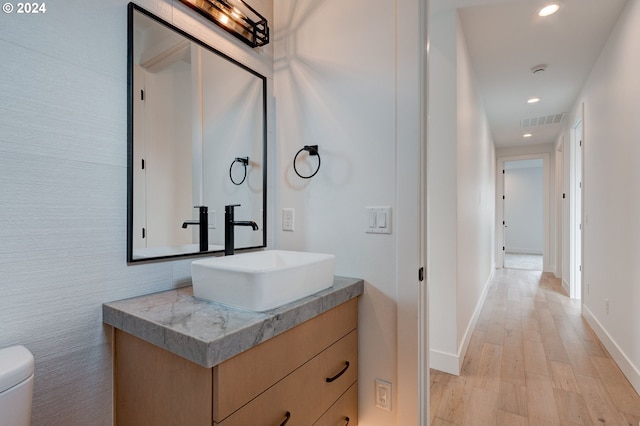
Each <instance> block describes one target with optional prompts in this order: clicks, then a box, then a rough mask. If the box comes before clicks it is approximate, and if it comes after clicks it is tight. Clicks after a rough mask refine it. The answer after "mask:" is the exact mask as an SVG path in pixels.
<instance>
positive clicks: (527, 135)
mask: <svg viewBox="0 0 640 426" xmlns="http://www.w3.org/2000/svg"><path fill="white" fill-rule="evenodd" d="M531 136H533V135H532V134H531V133H525V134H524V135H522V137H523V138H530V137H531Z"/></svg>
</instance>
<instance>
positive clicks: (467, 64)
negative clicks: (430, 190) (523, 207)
mask: <svg viewBox="0 0 640 426" xmlns="http://www.w3.org/2000/svg"><path fill="white" fill-rule="evenodd" d="M457 40H458V41H457V52H458V67H457V68H458V72H457V75H458V93H457V99H458V148H457V149H458V151H457V160H458V163H457V166H458V167H457V185H458V191H457V193H458V197H457V198H458V208H457V220H458V227H457V253H456V258H457V281H458V282H457V295H456V298H457V306H456V307H457V317H458V321H457V324H458V330H457V332H458V338H457V341H458V354H457V355H458V363H459V365H462V361H463V359H464V355H465V353H466V347H467V345H468V344H469V340H470V339H471V334H472V333H473V327H474V326H475V322H476V319H477V316H478V315H479V313H480V309H481V308H482V303H483V302H484V296H485V295H486V290H487V287H488V284H489V280H490V278H491V275H492V274H493V271H494V269H495V255H494V253H495V188H496V185H495V164H496V153H495V148H494V145H493V139H492V137H491V131H490V129H489V124H488V121H487V116H486V112H485V109H484V105H483V103H482V99H481V98H480V95H479V94H478V91H477V87H476V82H475V77H474V74H473V69H472V68H471V61H470V58H469V52H468V49H467V43H466V39H465V36H464V33H463V32H462V26H461V23H460V20H459V18H458V19H457Z"/></svg>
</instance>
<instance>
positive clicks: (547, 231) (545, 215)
mask: <svg viewBox="0 0 640 426" xmlns="http://www.w3.org/2000/svg"><path fill="white" fill-rule="evenodd" d="M537 159H541V160H542V180H543V182H542V186H543V192H544V195H543V197H542V232H543V236H542V270H543V271H544V272H549V270H550V266H549V263H550V262H549V260H550V259H551V258H550V255H551V220H550V219H551V214H550V213H551V210H550V208H551V179H550V175H549V173H550V162H549V160H550V156H549V153H540V154H523V155H511V156H500V157H498V158H497V161H496V268H504V247H505V232H504V225H503V223H504V199H503V196H504V173H503V171H504V163H506V162H508V161H518V160H537Z"/></svg>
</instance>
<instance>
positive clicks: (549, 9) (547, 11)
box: [538, 3, 560, 16]
mask: <svg viewBox="0 0 640 426" xmlns="http://www.w3.org/2000/svg"><path fill="white" fill-rule="evenodd" d="M558 9H560V5H559V4H558V3H551V4H548V5H547V6H545V7H543V8H542V9H540V12H538V16H549V15H553V14H554V13H556V12H557V11H558Z"/></svg>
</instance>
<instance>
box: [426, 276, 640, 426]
mask: <svg viewBox="0 0 640 426" xmlns="http://www.w3.org/2000/svg"><path fill="white" fill-rule="evenodd" d="M430 408H431V410H430V413H431V425H432V426H442V425H458V426H461V425H483V426H484V425H487V426H489V425H530V426H534V425H535V426H537V425H562V426H570V425H629V426H638V425H640V396H638V394H637V393H636V392H635V390H634V389H633V387H632V386H631V384H630V383H629V382H628V381H627V379H626V378H625V377H624V375H623V374H622V372H621V371H620V369H619V368H618V366H617V365H616V364H615V362H614V361H613V360H612V359H611V357H610V355H609V353H608V352H607V351H606V349H605V348H604V346H602V344H601V343H600V341H599V340H598V338H597V337H596V335H595V334H594V333H593V331H592V330H591V328H590V327H589V325H588V324H587V323H586V321H584V320H583V319H582V317H581V315H580V302H578V301H574V300H571V299H569V298H568V297H567V296H566V293H564V291H563V290H562V288H561V284H560V280H558V279H556V278H553V276H552V275H550V274H543V273H541V272H537V271H524V270H513V269H499V270H497V271H496V273H495V275H494V279H493V282H492V284H491V287H490V289H489V293H488V295H487V299H486V302H485V305H484V307H483V309H482V312H481V314H480V317H479V319H478V323H477V325H476V329H475V331H474V333H473V335H472V338H471V342H470V344H469V349H468V351H467V355H466V356H465V359H464V363H463V366H462V371H461V374H460V376H452V375H450V374H446V373H442V372H439V371H436V370H431V407H430Z"/></svg>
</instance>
